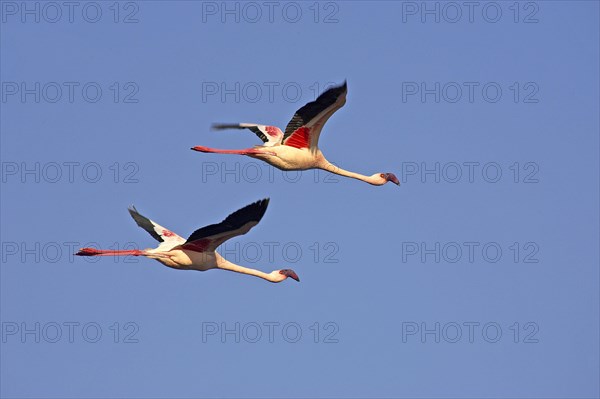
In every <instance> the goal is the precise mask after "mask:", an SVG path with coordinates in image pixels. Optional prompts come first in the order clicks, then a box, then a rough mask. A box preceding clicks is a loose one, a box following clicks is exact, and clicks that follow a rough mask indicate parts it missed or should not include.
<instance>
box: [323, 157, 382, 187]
mask: <svg viewBox="0 0 600 399" xmlns="http://www.w3.org/2000/svg"><path fill="white" fill-rule="evenodd" d="M320 168H321V169H323V170H326V171H328V172H331V173H335V174H336V175H340V176H345V177H351V178H352V179H357V180H361V181H364V182H366V183H369V184H373V178H372V177H371V176H365V175H361V174H360V173H355V172H350V171H349V170H345V169H342V168H340V167H339V166H335V165H333V164H332V163H330V162H328V161H326V162H325V163H324V164H323V165H322V166H321V167H320Z"/></svg>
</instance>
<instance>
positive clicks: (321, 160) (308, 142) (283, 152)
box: [192, 81, 400, 186]
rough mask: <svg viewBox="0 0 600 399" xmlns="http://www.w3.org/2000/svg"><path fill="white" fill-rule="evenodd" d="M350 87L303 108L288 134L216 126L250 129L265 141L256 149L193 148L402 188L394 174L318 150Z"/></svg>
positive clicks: (326, 94) (335, 89)
mask: <svg viewBox="0 0 600 399" xmlns="http://www.w3.org/2000/svg"><path fill="white" fill-rule="evenodd" d="M347 93H348V86H347V84H346V82H345V81H344V83H343V84H342V85H340V86H336V87H331V88H330V89H328V90H326V91H325V92H323V93H322V94H321V95H320V96H319V97H318V98H317V99H316V100H315V101H313V102H310V103H308V104H306V105H305V106H303V107H302V108H300V109H299V110H298V111H297V112H296V114H294V117H293V118H292V120H291V121H290V122H289V123H288V125H287V127H286V128H285V133H284V132H282V131H281V129H279V128H278V127H275V126H267V125H259V124H256V123H233V124H214V125H213V129H216V130H223V129H249V130H250V131H252V132H253V133H255V134H256V135H257V136H258V137H259V138H260V139H261V140H262V141H263V142H264V144H263V145H257V146H255V147H254V148H246V149H243V150H219V149H215V148H209V147H204V146H196V147H192V150H195V151H200V152H213V153H217V154H237V155H247V156H249V157H252V158H256V159H260V160H263V161H265V162H267V163H268V164H270V165H272V166H274V167H276V168H278V169H281V170H306V169H324V170H327V171H329V172H332V173H335V174H338V175H341V176H346V177H351V178H353V179H358V180H362V181H364V182H367V183H369V184H373V185H375V186H381V185H384V184H385V183H387V182H392V183H394V184H397V185H400V181H399V180H398V178H397V177H396V176H395V175H394V174H393V173H375V174H374V175H372V176H365V175H361V174H360V173H355V172H350V171H347V170H344V169H341V168H339V167H337V166H334V165H333V164H331V163H330V162H329V161H327V159H325V157H324V156H323V153H322V152H321V150H320V149H319V147H318V144H319V135H320V134H321V129H323V125H325V122H327V120H328V119H329V117H330V116H331V115H333V114H334V113H335V111H337V110H338V109H340V108H342V107H343V106H344V104H345V103H346V94H347Z"/></svg>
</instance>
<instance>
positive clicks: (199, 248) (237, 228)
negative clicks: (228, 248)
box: [182, 198, 269, 252]
mask: <svg viewBox="0 0 600 399" xmlns="http://www.w3.org/2000/svg"><path fill="white" fill-rule="evenodd" d="M268 205H269V198H265V199H263V200H260V201H257V202H255V203H253V204H250V205H248V206H245V207H244V208H242V209H240V210H238V211H235V212H233V213H232V214H231V215H229V216H227V217H226V218H225V220H223V221H222V222H221V223H217V224H211V225H210V226H206V227H202V228H201V229H198V230H196V231H194V232H193V233H192V235H191V236H190V237H189V238H188V239H187V241H186V242H185V244H183V246H182V247H183V248H184V249H188V250H191V251H196V252H209V251H214V250H215V249H217V247H218V246H219V245H221V244H222V243H224V242H225V241H227V240H229V239H230V238H232V237H235V236H240V235H242V234H246V233H247V232H248V231H250V229H251V228H252V227H254V226H256V225H257V224H258V222H260V219H262V217H263V215H264V214H265V212H266V211H267V206H268Z"/></svg>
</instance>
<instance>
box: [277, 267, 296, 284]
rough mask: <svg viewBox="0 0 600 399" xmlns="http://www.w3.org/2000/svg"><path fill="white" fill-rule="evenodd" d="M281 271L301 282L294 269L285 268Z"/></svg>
mask: <svg viewBox="0 0 600 399" xmlns="http://www.w3.org/2000/svg"><path fill="white" fill-rule="evenodd" d="M280 273H281V274H283V275H284V276H286V277H289V278H293V279H294V280H296V281H298V282H300V278H299V277H298V275H297V274H296V272H295V271H293V270H292V269H285V270H282V271H280Z"/></svg>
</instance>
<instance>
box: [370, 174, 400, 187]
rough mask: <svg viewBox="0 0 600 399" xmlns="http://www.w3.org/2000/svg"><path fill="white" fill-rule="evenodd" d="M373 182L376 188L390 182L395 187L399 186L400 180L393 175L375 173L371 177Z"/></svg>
mask: <svg viewBox="0 0 600 399" xmlns="http://www.w3.org/2000/svg"><path fill="white" fill-rule="evenodd" d="M371 177H372V178H373V181H374V183H373V184H375V185H376V186H383V185H384V184H385V183H387V182H392V183H394V184H395V185H397V186H399V185H400V180H398V178H397V177H396V175H395V174H393V173H375V174H374V175H373V176H371Z"/></svg>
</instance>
